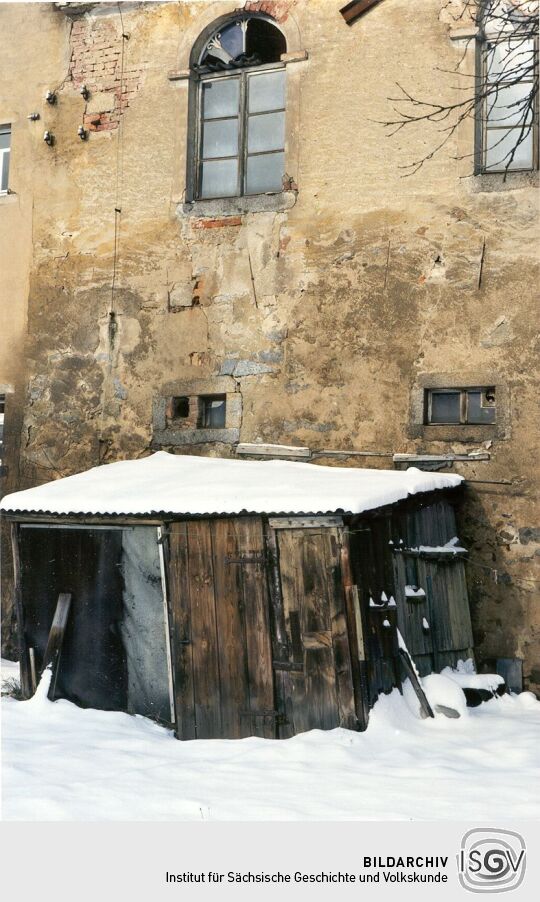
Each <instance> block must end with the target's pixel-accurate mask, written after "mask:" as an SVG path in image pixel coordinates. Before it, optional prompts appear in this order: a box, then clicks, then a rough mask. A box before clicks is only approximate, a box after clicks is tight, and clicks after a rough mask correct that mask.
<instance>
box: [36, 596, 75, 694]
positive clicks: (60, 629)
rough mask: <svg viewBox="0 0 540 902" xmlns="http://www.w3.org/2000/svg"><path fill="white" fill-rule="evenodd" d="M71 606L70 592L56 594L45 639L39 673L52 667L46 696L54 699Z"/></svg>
mask: <svg viewBox="0 0 540 902" xmlns="http://www.w3.org/2000/svg"><path fill="white" fill-rule="evenodd" d="M70 606H71V593H70V592H62V593H61V594H60V595H59V596H58V602H57V604H56V610H55V612H54V617H53V622H52V624H51V629H50V632H49V638H48V640H47V648H46V649H45V655H44V657H43V665H42V668H41V673H42V674H43V673H44V672H45V670H46V669H47V667H49V665H50V666H51V668H52V677H51V685H50V686H49V691H48V693H47V698H49V699H50V700H51V702H53V701H54V693H55V690H56V679H57V676H58V667H59V665H60V655H61V653H62V643H63V641H64V635H65V632H66V626H67V621H68V617H69V609H70Z"/></svg>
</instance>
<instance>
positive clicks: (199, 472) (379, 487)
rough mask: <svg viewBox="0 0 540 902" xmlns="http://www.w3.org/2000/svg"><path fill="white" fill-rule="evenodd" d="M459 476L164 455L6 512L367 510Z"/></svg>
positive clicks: (84, 476)
mask: <svg viewBox="0 0 540 902" xmlns="http://www.w3.org/2000/svg"><path fill="white" fill-rule="evenodd" d="M461 482H462V477H461V476H456V475H453V474H439V473H426V472H423V471H421V470H417V469H415V468H410V469H408V470H405V471H403V470H370V469H360V468H352V467H346V468H345V467H323V466H319V465H317V464H311V463H309V464H306V463H297V462H292V461H284V460H269V461H243V460H242V461H240V460H228V459H227V460H225V459H222V458H216V457H192V456H188V455H175V454H168V453H166V452H164V451H160V452H158V453H157V454H153V455H151V456H150V457H145V458H142V459H140V460H129V461H118V462H117V463H113V464H107V465H104V466H101V467H95V468H93V469H91V470H87V471H86V472H84V473H79V474H77V475H75V476H68V477H66V478H65V479H58V480H56V481H54V482H49V483H46V484H45V485H41V486H38V487H37V488H33V489H27V490H25V491H22V492H15V493H13V494H11V495H6V497H5V498H4V499H3V500H2V502H1V504H0V510H2V511H5V512H9V513H12V514H13V513H19V514H42V515H50V516H51V517H57V516H64V517H65V516H67V517H72V518H74V519H76V518H80V517H85V516H87V517H91V516H106V517H119V518H121V517H156V516H187V515H193V516H201V515H219V514H222V515H227V514H240V513H252V514H281V515H288V514H291V515H295V514H304V515H305V514H331V513H351V514H356V513H362V511H367V510H373V509H374V508H378V507H383V506H384V505H387V504H393V503H395V502H396V501H401V500H403V499H404V498H407V497H408V496H409V495H414V494H417V493H419V492H429V491H433V490H437V489H448V488H454V487H456V486H458V485H459V484H460V483H461Z"/></svg>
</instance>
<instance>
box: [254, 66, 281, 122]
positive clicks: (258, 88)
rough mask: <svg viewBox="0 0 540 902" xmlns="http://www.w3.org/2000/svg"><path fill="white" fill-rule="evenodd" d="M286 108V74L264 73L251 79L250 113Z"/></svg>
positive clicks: (279, 72)
mask: <svg viewBox="0 0 540 902" xmlns="http://www.w3.org/2000/svg"><path fill="white" fill-rule="evenodd" d="M284 108H285V72H284V70H279V71H277V72H264V73H263V74H261V75H250V77H249V102H248V111H249V112H250V113H264V112H265V111H266V110H281V109H284Z"/></svg>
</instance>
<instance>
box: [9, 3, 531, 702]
mask: <svg viewBox="0 0 540 902" xmlns="http://www.w3.org/2000/svg"><path fill="white" fill-rule="evenodd" d="M342 5H343V4H342V3H338V2H333V0H309V2H308V0H275V2H272V0H268V2H263V3H260V2H247V3H245V4H243V3H238V0H237V2H236V3H235V2H234V0H233V2H228V0H218V2H204V0H201V2H198V3H188V2H171V3H160V2H156V3H121V4H109V3H102V4H99V3H97V4H95V3H87V4H82V3H73V4H55V3H39V4H9V3H8V4H2V8H1V9H0V18H1V20H2V29H3V33H5V34H8V35H9V41H8V52H7V54H5V55H4V56H3V59H2V80H1V95H0V125H2V124H5V125H6V126H8V125H9V128H10V132H9V134H10V148H11V161H10V172H9V193H4V194H3V195H0V230H1V233H0V234H1V246H0V254H1V255H2V300H1V307H0V317H1V323H2V334H1V336H0V341H1V342H2V344H1V345H0V393H2V394H3V395H5V398H6V402H5V405H6V407H5V435H6V441H5V455H4V463H5V465H6V473H5V476H4V484H5V487H4V490H10V491H11V490H15V489H20V488H26V487H29V486H32V485H36V484H39V483H40V482H44V481H46V480H48V479H51V478H55V477H58V476H64V475H68V474H71V473H74V472H77V471H79V470H82V469H85V468H87V467H90V466H94V465H96V464H97V463H99V462H109V461H113V460H117V459H123V458H128V457H137V456H145V455H147V454H148V453H149V452H150V451H151V450H156V449H165V450H173V451H175V452H177V453H182V452H187V453H191V454H193V453H196V454H204V455H219V456H231V457H233V456H237V455H241V454H242V453H243V452H247V453H253V449H252V448H249V447H248V448H246V447H245V446H246V445H250V444H254V443H263V444H264V443H272V444H280V445H286V446H300V447H301V448H302V449H304V450H298V451H297V452H295V453H296V455H297V456H299V457H304V458H305V457H306V456H307V455H311V456H312V457H313V456H316V458H317V459H318V460H320V461H321V462H324V463H331V462H332V460H334V459H335V458H336V455H335V454H334V455H332V454H329V453H328V452H329V451H333V452H340V455H339V459H340V460H341V462H345V463H346V464H349V465H351V466H362V465H367V466H370V467H374V466H375V467H378V466H380V467H381V468H391V467H393V466H402V465H403V463H402V462H400V461H399V460H398V461H394V459H393V458H394V455H396V454H403V455H406V454H410V455H411V454H412V455H415V454H416V455H424V456H425V455H432V456H437V455H438V456H441V455H447V456H448V455H449V456H450V457H451V460H449V461H448V462H445V463H444V465H445V466H450V467H451V468H452V469H453V471H455V472H458V473H461V474H463V475H464V476H465V478H466V479H467V492H466V500H465V504H464V507H463V509H462V516H461V523H460V530H461V531H460V538H461V540H462V541H463V542H464V543H465V544H467V545H468V547H469V549H470V554H469V559H468V563H467V565H466V566H467V574H468V583H469V593H470V597H471V601H472V605H473V626H474V628H475V642H476V650H477V656H478V659H479V660H480V661H481V660H483V659H490V658H494V657H520V658H523V659H524V674H525V681H526V685H527V686H528V687H529V688H532V689H535V690H536V691H538V689H539V688H540V610H539V607H538V598H537V594H538V593H537V590H538V585H539V582H538V580H539V574H538V569H537V568H536V569H535V564H538V561H539V557H538V553H539V551H538V540H539V538H540V533H539V530H538V525H537V524H538V520H537V513H536V509H535V507H534V493H535V476H536V472H537V465H536V460H535V439H536V436H537V434H538V431H537V426H538V423H537V416H538V414H537V410H538V408H537V404H536V403H535V401H536V394H537V385H536V379H535V370H536V359H537V358H536V354H537V348H535V338H536V334H537V327H536V322H535V320H536V314H537V293H536V284H537V275H538V274H537V233H536V227H537V191H538V183H537V175H538V173H537V171H535V169H534V166H535V165H536V161H534V164H533V165H531V167H530V171H522V170H519V171H512V172H510V173H508V174H507V176H506V177H505V176H504V174H502V173H498V172H478V173H477V174H474V172H475V171H476V170H475V168H474V165H473V162H474V144H475V134H474V131H475V129H474V123H473V121H472V120H465V121H464V122H463V123H462V124H461V126H460V127H459V129H457V130H456V133H455V135H454V136H453V137H452V140H451V141H450V142H449V145H448V146H447V147H446V148H445V151H444V153H441V154H438V155H436V156H435V157H434V158H433V160H431V161H428V162H427V163H426V164H425V165H424V166H422V167H421V168H420V169H419V170H418V171H417V172H415V173H413V174H412V175H409V176H407V177H405V178H404V177H403V174H404V170H403V168H402V167H403V166H404V165H406V164H407V163H409V162H411V161H413V160H415V159H417V158H418V157H420V156H422V155H423V154H424V153H425V152H426V148H428V149H429V147H430V146H433V143H436V140H437V136H436V133H434V132H432V131H430V130H429V129H428V128H427V127H425V128H424V127H418V128H412V129H410V130H409V129H407V130H403V131H401V132H399V133H398V135H396V136H394V137H393V138H388V137H386V136H385V130H384V128H383V127H382V126H381V124H380V121H381V120H387V119H388V118H391V102H390V101H389V99H388V98H389V97H391V96H393V93H394V92H395V84H396V82H399V83H400V84H403V85H404V86H405V87H406V88H410V87H411V86H414V89H415V93H416V94H417V95H419V96H424V97H427V98H428V99H432V98H434V97H437V98H439V97H441V98H443V99H444V102H446V101H448V99H450V101H451V100H452V96H453V95H452V90H454V91H455V90H457V89H458V88H459V79H462V86H464V85H467V79H468V78H470V75H471V73H472V72H474V67H475V53H476V51H475V43H474V41H471V40H470V38H471V35H473V34H474V25H473V24H472V23H470V22H467V21H463V20H458V21H457V22H456V20H455V19H454V18H453V15H452V14H451V13H452V10H448V9H446V10H445V11H442V7H443V6H444V4H443V3H442V2H441V0H423V2H422V3H410V2H409V0H382V2H379V3H377V4H373V5H372V8H370V9H368V10H367V11H366V13H365V15H362V16H360V17H359V18H357V19H356V21H354V22H351V24H348V23H347V22H346V20H345V18H344V16H343V15H342V14H341V13H340V6H342ZM359 5H360V6H362V4H359ZM458 6H459V2H456V8H457V7H458ZM453 12H454V13H455V10H454V11H453ZM240 14H245V15H246V16H248V17H249V16H251V17H252V18H253V20H254V21H256V23H259V22H264V23H266V25H265V26H264V27H263V26H259V25H258V24H257V26H256V28H258V29H259V34H258V38H257V40H258V41H259V43H260V42H261V41H262V40H263V39H264V38H265V35H266V37H267V38H268V35H270V34H273V32H270V31H268V32H265V30H264V29H265V28H266V26H268V27H269V28H273V29H277V31H278V33H279V35H281V37H280V38H279V39H275V41H274V44H273V45H272V54H271V56H270V57H269V61H268V62H267V65H266V68H265V66H264V65H262V66H261V67H257V66H255V67H254V68H253V69H251V68H250V66H249V65H248V66H247V67H244V68H242V67H240V68H239V69H238V70H236V69H235V70H230V71H229V70H228V74H229V75H231V77H232V81H234V78H237V80H238V85H237V86H236V87H235V86H233V87H232V88H231V92H232V93H233V94H234V93H235V92H238V94H237V95H236V94H235V96H238V97H240V100H239V101H238V102H237V101H234V103H237V105H236V106H234V104H233V106H232V107H231V108H230V109H223V110H221V113H220V112H219V110H218V114H217V115H213V114H212V113H211V112H210V113H208V114H207V112H206V107H204V105H201V104H204V103H206V100H204V101H202V100H201V99H200V97H201V96H202V94H203V93H204V91H205V90H206V88H205V85H209V84H210V82H211V81H212V71H213V70H212V68H210V69H209V70H207V69H205V67H204V54H205V53H206V52H207V47H208V42H209V41H211V40H212V37H213V36H214V35H215V34H216V32H218V33H219V29H222V30H223V29H224V28H225V27H226V26H227V24H229V22H230V21H233V20H234V17H235V16H236V17H238V16H239V15H240ZM230 17H232V19H230ZM244 21H246V20H245V19H244ZM245 29H246V31H245V34H247V26H245ZM261 34H262V38H261ZM253 40H254V39H253ZM272 40H273V39H272ZM255 43H256V42H255ZM9 48H11V49H9ZM243 50H244V51H245V52H246V53H247V54H248V55H249V51H250V48H249V46H247V47H244V48H243ZM460 60H461V63H460ZM458 63H459V64H460V75H459V76H456V79H454V80H453V81H452V80H450V81H448V79H446V80H445V79H444V78H443V77H442V75H441V74H440V73H437V72H436V71H435V69H436V67H439V69H448V70H451V69H454V68H455V67H456V65H458ZM201 65H202V68H201ZM4 70H5V71H4ZM263 71H264V72H267V73H269V74H270V75H271V76H272V78H273V79H274V81H275V85H277V88H275V91H276V92H277V93H274V95H273V98H271V99H270V101H269V102H268V103H267V104H266V106H265V105H264V103H265V102H266V101H261V103H262V104H263V105H262V107H260V108H259V109H257V108H255V107H253V108H251V107H250V104H251V99H250V98H251V97H252V96H255V92H254V89H252V86H249V85H248V83H247V82H248V79H249V78H250V77H254V76H256V75H258V74H259V72H261V73H262V72H263ZM235 73H236V74H235ZM250 73H251V76H250ZM205 76H207V80H206V81H205ZM231 83H232V82H231ZM452 86H453V87H452ZM48 92H50V95H49V99H48V100H46V99H45V98H46V95H47V93H48ZM264 93H265V92H264V90H263V91H262V94H263V95H264ZM50 101H52V102H50ZM238 104H240V105H238ZM208 109H210V105H208ZM36 114H39V118H35V115H36ZM257 115H259V116H261V115H263V116H266V117H267V119H266V128H265V123H262V124H261V126H260V130H259V133H258V137H257V133H256V131H257V130H256V128H255V126H254V125H253V119H254V118H256V116H257ZM272 117H273V118H272ZM216 121H221V122H222V123H227V122H228V123H229V124H230V123H231V121H234V122H235V129H236V127H237V126H238V132H236V131H235V135H236V134H237V137H235V138H234V141H237V140H238V141H239V143H236V144H234V147H232V149H231V145H230V139H227V140H229V146H228V147H227V146H224V145H223V144H220V143H219V142H220V141H224V143H225V145H226V144H227V140H226V132H227V127H226V126H225V125H224V126H223V129H222V130H221V132H220V135H221V137H220V138H216V139H215V142H217V143H214V146H213V149H212V147H210V150H208V149H207V150H205V147H204V137H203V135H204V134H206V133H208V135H210V134H211V127H212V123H214V124H215V122H216ZM283 122H284V123H285V124H284V126H283ZM250 128H253V135H252V133H251V132H250ZM283 128H284V132H283V131H280V130H281V129H283ZM205 129H206V130H207V132H205ZM233 130H234V129H233ZM46 132H47V133H48V137H47V141H45V140H44V136H45V133H46ZM224 135H225V138H224V137H223V136H224ZM209 140H210V139H209ZM257 141H259V144H257ZM265 142H266V143H265ZM430 142H432V143H431V144H430ZM257 148H258V149H257ZM258 154H259V155H260V156H259V162H260V166H259V168H257V160H256V159H255V158H256V157H257V155H258ZM265 154H266V157H265ZM235 155H236V156H235ZM272 155H274V157H276V155H280V161H281V162H277V163H276V159H272V160H270V156H272ZM262 157H265V159H262ZM232 160H236V162H235V163H234V165H233V163H231V161H232ZM216 165H217V169H216ZM220 165H222V168H221V169H219V166H220ZM280 165H281V166H282V169H283V172H281V170H279V166H280ZM234 166H236V167H237V168H236V169H234V172H235V173H237V174H238V173H240V177H241V182H239V183H238V184H239V185H240V187H239V188H238V186H237V187H236V188H235V187H234V186H232V187H231V184H230V182H229V183H228V187H227V188H226V194H227V196H226V197H222V196H219V194H220V192H219V190H217V189H215V187H212V185H215V181H214V182H212V178H214V179H215V178H217V179H218V181H219V179H220V178H221V179H226V177H228V176H227V173H229V174H230V172H231V171H232V168H234ZM275 166H278V170H276V171H279V175H280V179H279V181H280V184H279V185H278V186H277V185H276V184H275V183H274V182H272V178H273V177H274V176H273V174H272V173H273V172H274V169H273V168H272V167H274V168H275ZM205 167H206V168H205ZM213 167H214V168H213ZM216 172H217V176H216ZM207 173H208V181H206V182H205V179H206V178H207V175H206V174H207ZM212 173H214V175H212ZM235 177H236V176H235ZM250 179H251V180H252V183H251V185H250V181H249V180H250ZM257 179H259V181H257ZM257 186H259V188H258V187H257ZM201 195H202V196H201ZM441 389H446V390H448V394H447V397H446V400H447V401H448V403H449V404H453V403H454V402H456V403H458V405H459V406H460V413H459V414H458V416H457V420H456V419H455V418H454V422H448V420H452V419H453V416H454V415H453V414H452V415H451V416H447V417H446V418H445V416H444V414H443V415H438V414H437V410H438V408H437V403H438V402H440V403H442V402H443V401H444V400H445V399H444V398H443V397H442V395H441V394H440V391H441ZM437 390H439V393H438V392H437ZM452 390H453V391H452ZM474 405H476V406H477V407H478V406H479V407H480V409H481V410H480V414H481V415H478V416H473V415H472V414H471V415H469V411H472V410H473V407H474ZM482 411H483V413H482ZM306 449H309V450H306ZM411 462H412V463H413V464H415V463H418V462H415V461H414V460H412V461H411ZM427 463H428V465H430V466H440V465H441V461H434V460H433V459H430V460H429V461H428V462H427ZM314 465H316V464H315V463H314ZM4 560H5V577H6V580H5V581H6V583H7V584H9V569H8V568H9V564H8V563H7V562H6V561H7V558H6V557H5V558H4ZM2 604H3V613H4V618H3V629H4V632H5V635H6V637H7V635H8V633H9V631H10V618H11V615H10V610H11V601H10V594H9V588H8V589H7V590H6V591H4V594H3V601H2Z"/></svg>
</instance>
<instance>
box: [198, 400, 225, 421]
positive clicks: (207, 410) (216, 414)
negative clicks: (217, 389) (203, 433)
mask: <svg viewBox="0 0 540 902" xmlns="http://www.w3.org/2000/svg"><path fill="white" fill-rule="evenodd" d="M226 408H227V398H226V395H206V397H202V398H199V428H201V429H225V415H226Z"/></svg>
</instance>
